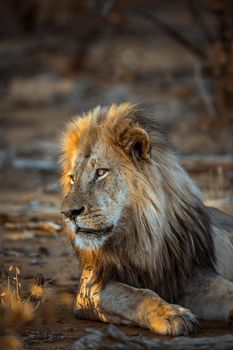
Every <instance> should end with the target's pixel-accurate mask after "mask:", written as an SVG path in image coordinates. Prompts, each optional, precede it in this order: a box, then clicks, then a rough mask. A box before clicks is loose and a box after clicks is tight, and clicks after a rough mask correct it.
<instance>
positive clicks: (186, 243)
mask: <svg viewBox="0 0 233 350" xmlns="http://www.w3.org/2000/svg"><path fill="white" fill-rule="evenodd" d="M99 139H101V140H102V142H104V143H106V144H107V145H109V146H111V147H113V148H114V150H115V152H118V154H119V155H120V156H121V157H122V164H124V174H125V177H126V181H127V186H128V193H129V198H130V206H128V207H127V209H126V210H125V211H124V213H123V215H122V218H121V220H120V221H119V223H118V227H117V235H115V236H114V239H112V240H111V241H110V242H109V243H108V244H107V246H104V247H103V248H101V249H100V250H99V251H97V252H95V253H93V254H92V259H94V261H95V264H96V266H97V269H98V271H99V278H100V279H102V280H104V279H109V278H113V277H115V278H116V279H118V280H119V281H121V282H124V283H127V284H128V285H131V286H135V287H140V288H149V289H151V290H155V291H156V292H158V293H159V295H160V296H161V297H163V298H165V299H166V300H167V301H172V302H174V301H175V300H177V298H178V293H179V290H182V286H184V285H185V283H186V281H187V280H188V279H189V278H190V276H191V275H192V274H195V273H196V271H197V270H198V268H199V267H200V266H201V267H202V268H204V269H207V270H208V269H210V270H214V259H215V258H214V248H213V242H212V238H211V224H210V221H209V217H208V215H207V213H206V211H205V208H204V206H203V204H202V201H201V199H200V194H199V191H198V190H197V188H196V186H195V185H194V184H193V182H192V180H191V179H190V178H189V176H188V175H187V173H186V172H185V170H184V169H183V168H182V167H181V165H180V164H179V160H178V159H177V157H176V154H175V152H174V149H173V146H172V145H171V142H170V141H169V140H168V139H167V137H166V136H165V135H164V134H163V133H162V132H161V131H160V129H159V127H158V126H157V124H156V123H155V122H154V121H153V120H152V119H151V118H145V117H144V116H142V113H141V112H140V111H138V110H137V108H136V106H134V105H132V104H129V103H125V104H121V105H115V104H114V105H112V106H111V107H104V108H101V107H97V108H95V109H94V110H93V111H91V112H89V113H87V114H85V115H83V116H81V117H77V118H75V119H74V120H73V122H71V123H70V124H68V126H67V129H66V132H65V134H64V138H63V145H62V157H61V164H62V172H63V175H62V180H61V182H62V186H63V188H64V192H65V193H67V191H68V189H69V180H68V176H67V175H68V174H69V173H70V171H71V168H72V166H73V162H74V159H75V158H76V156H77V152H82V153H83V154H89V153H90V152H91V149H92V146H93V145H94V143H95V142H96V140H99ZM116 191H117V189H116ZM79 255H80V257H81V259H83V260H85V259H86V260H88V259H90V254H86V255H85V254H84V253H82V252H79ZM85 263H86V262H85Z"/></svg>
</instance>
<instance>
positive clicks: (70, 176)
mask: <svg viewBox="0 0 233 350" xmlns="http://www.w3.org/2000/svg"><path fill="white" fill-rule="evenodd" d="M69 178H70V184H71V185H73V184H74V181H75V176H74V175H69Z"/></svg>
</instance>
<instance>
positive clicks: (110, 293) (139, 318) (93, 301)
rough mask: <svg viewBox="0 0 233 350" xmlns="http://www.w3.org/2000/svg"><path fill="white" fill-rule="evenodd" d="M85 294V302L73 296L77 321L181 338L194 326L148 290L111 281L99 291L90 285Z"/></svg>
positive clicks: (185, 312) (180, 309)
mask: <svg viewBox="0 0 233 350" xmlns="http://www.w3.org/2000/svg"><path fill="white" fill-rule="evenodd" d="M81 289H82V288H81ZM85 294H86V295H89V296H88V298H86V299H85V300H83V296H81V295H80V293H79V294H78V295H77V304H76V314H77V317H80V316H81V317H82V318H91V319H99V320H101V321H104V322H111V323H117V324H119V323H122V324H134V325H138V326H141V327H143V328H148V329H150V330H152V331H154V332H156V333H159V334H163V335H184V334H187V333H188V332H189V331H192V330H193V329H194V328H195V326H196V325H197V321H196V318H195V316H194V315H193V314H192V313H191V311H189V310H187V309H185V308H183V307H181V306H178V305H172V304H168V303H167V302H165V301H164V300H162V299H161V298H160V297H159V296H158V295H157V294H156V293H154V292H153V291H151V290H148V289H137V288H133V287H130V286H128V285H125V284H122V283H119V282H115V281H111V282H109V283H108V284H107V285H106V286H105V287H104V288H103V289H100V290H98V286H94V285H93V286H92V287H90V290H89V292H88V293H85ZM84 304H86V306H85V305H84ZM83 306H84V307H83Z"/></svg>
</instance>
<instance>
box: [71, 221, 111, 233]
mask: <svg viewBox="0 0 233 350" xmlns="http://www.w3.org/2000/svg"><path fill="white" fill-rule="evenodd" d="M74 224H75V227H74V231H75V233H85V234H89V235H106V234H108V233H110V232H111V231H112V229H113V225H112V226H108V227H106V228H101V229H98V230H94V229H92V228H84V227H80V226H78V225H77V223H76V222H75V221H74Z"/></svg>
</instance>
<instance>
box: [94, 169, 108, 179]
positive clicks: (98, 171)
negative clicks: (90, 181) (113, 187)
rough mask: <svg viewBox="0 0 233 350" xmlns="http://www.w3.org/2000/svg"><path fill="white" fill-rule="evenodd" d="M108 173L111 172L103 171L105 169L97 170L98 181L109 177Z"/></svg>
mask: <svg viewBox="0 0 233 350" xmlns="http://www.w3.org/2000/svg"><path fill="white" fill-rule="evenodd" d="M108 172H109V170H108V169H103V168H100V169H97V170H96V172H95V178H96V180H98V179H100V178H104V177H105V176H107V175H108Z"/></svg>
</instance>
